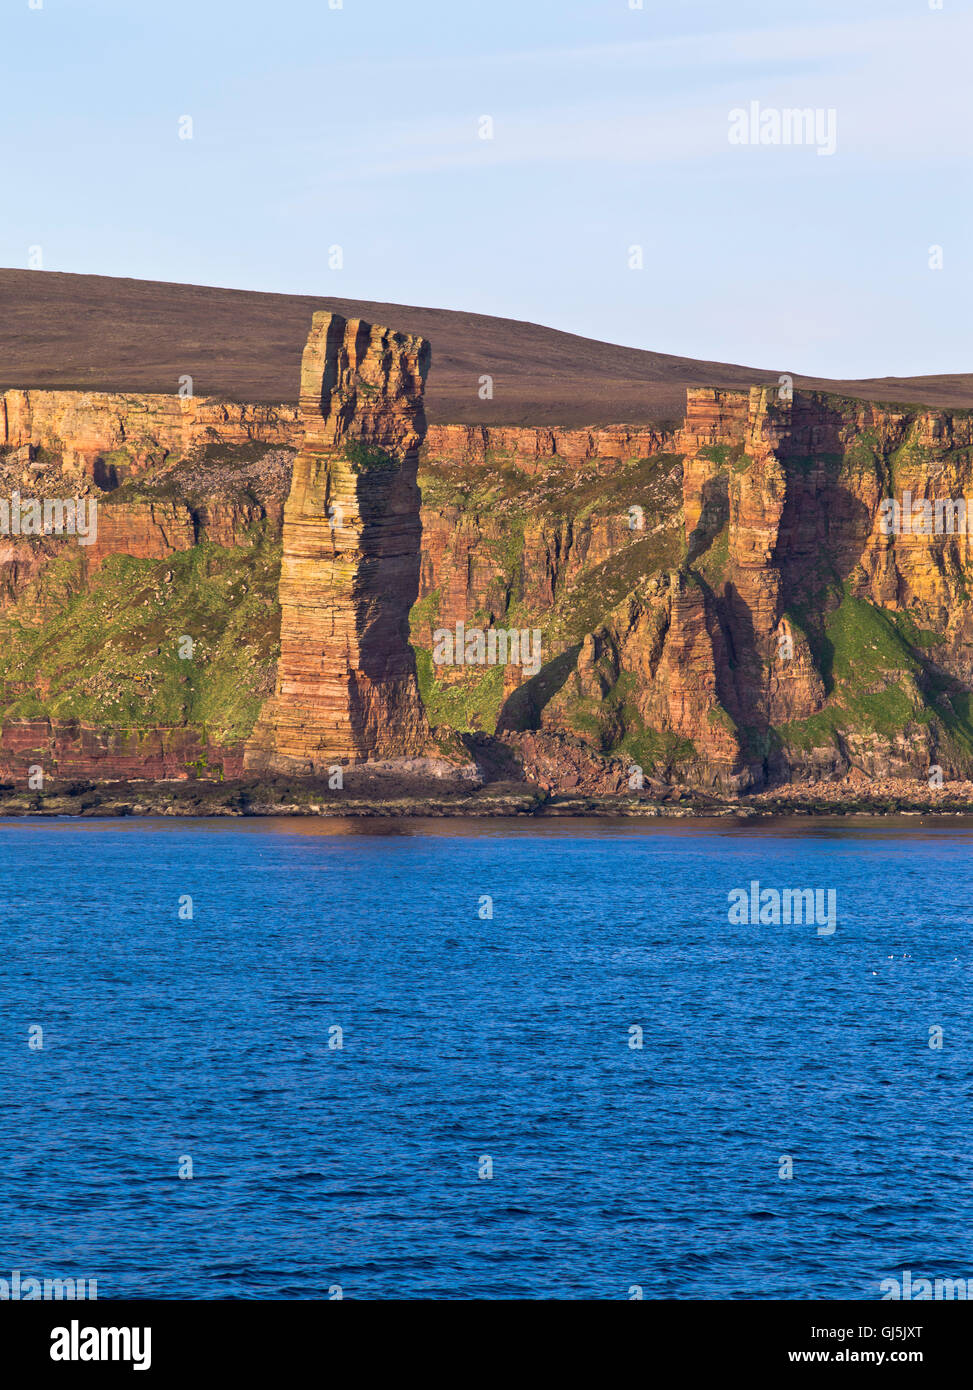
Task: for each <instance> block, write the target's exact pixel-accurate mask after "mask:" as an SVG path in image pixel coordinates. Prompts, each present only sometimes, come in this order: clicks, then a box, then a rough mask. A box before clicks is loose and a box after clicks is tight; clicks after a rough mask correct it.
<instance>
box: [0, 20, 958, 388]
mask: <svg viewBox="0 0 973 1390" xmlns="http://www.w3.org/2000/svg"><path fill="white" fill-rule="evenodd" d="M37 2H38V0H34V3H35V4H36V3H37ZM330 3H336V0H330ZM933 3H935V0H933ZM0 38H2V42H0V55H2V56H0V72H2V78H3V102H2V106H0V130H2V137H0V148H2V154H3V168H4V179H3V188H4V192H3V202H2V205H0V212H2V215H0V263H2V264H4V265H9V266H26V265H27V263H28V248H29V247H31V246H40V247H41V248H42V252H43V264H44V268H45V269H46V270H69V271H81V272H92V273H97V274H102V275H129V276H137V277H140V278H146V279H159V280H177V281H183V282H191V283H199V284H216V285H233V286H239V287H242V288H247V289H260V290H278V291H285V292H292V293H305V294H320V295H328V294H333V295H340V296H344V297H350V298H356V297H360V298H365V299H376V300H391V301H396V302H400V303H408V304H422V305H434V306H437V307H443V308H454V309H471V310H477V311H480V312H483V313H493V314H501V315H504V316H510V317H513V318H521V319H531V320H534V321H535V322H540V323H546V324H550V325H552V326H554V327H557V328H563V329H566V330H568V331H571V332H577V333H583V334H586V335H588V336H590V337H595V338H601V339H606V340H609V341H612V342H619V343H626V344H630V345H632V346H635V347H644V348H653V349H656V350H659V351H663V352H675V353H681V354H686V355H689V356H694V357H703V358H713V359H717V360H723V361H735V362H743V363H747V364H749V365H752V366H757V367H773V368H783V369H788V370H793V371H798V372H807V373H813V374H821V375H826V376H837V377H854V376H880V375H886V374H900V375H911V374H914V373H929V372H938V371H970V370H973V360H971V350H970V345H969V344H970V334H969V328H968V324H969V322H970V319H971V317H973V313H971V311H973V289H971V275H970V268H971V267H970V256H971V230H970V223H971V212H973V191H971V189H973V179H971V168H970V151H971V149H973V83H971V81H970V77H969V67H970V54H971V52H973V6H971V3H970V0H942V8H941V9H933V8H931V4H930V0H882V2H881V3H880V2H879V0H846V2H845V3H837V2H836V0H779V3H765V2H764V0H678V3H671V0H670V2H669V3H660V2H659V0H643V7H642V8H641V9H638V8H631V0H589V3H582V0H490V3H483V2H482V0H342V5H341V8H336V9H331V8H329V0H277V3H266V0H263V2H262V3H255V2H254V0H233V3H230V0H212V2H211V3H208V2H207V0H193V2H191V0H124V3H122V0H42V7H41V8H40V9H31V8H30V6H29V0H11V3H9V4H8V5H6V6H5V7H4V12H3V16H2V19H0ZM752 101H757V102H760V103H761V106H762V108H767V107H777V108H780V107H813V108H823V109H829V108H833V109H834V110H835V111H836V112H837V132H838V139H837V149H836V151H835V153H834V155H832V156H830V157H829V156H821V155H819V154H818V153H817V151H816V150H815V149H814V148H808V147H797V146H793V145H792V146H788V147H776V148H775V147H771V146H758V147H752V146H740V145H732V144H731V143H730V142H729V140H728V118H729V113H730V111H731V110H733V109H734V108H738V107H741V106H748V104H749V103H750V102H752ZM187 115H188V116H190V117H191V118H192V131H193V138H192V139H191V140H185V139H183V140H181V139H180V138H179V122H180V118H181V117H183V116H187ZM483 116H490V117H491V119H492V122H493V138H492V139H491V140H483V139H481V138H479V134H478V131H479V128H480V127H479V123H480V118H481V117H483ZM335 245H337V246H340V247H341V249H342V262H343V264H342V266H341V268H340V269H331V268H329V264H328V259H329V257H328V248H329V247H331V246H335ZM933 245H937V246H941V247H942V248H943V252H942V255H943V269H942V270H937V271H933V270H930V268H929V248H930V246H933ZM631 246H641V247H642V258H643V269H642V270H631V269H629V267H628V261H629V248H630V247H631Z"/></svg>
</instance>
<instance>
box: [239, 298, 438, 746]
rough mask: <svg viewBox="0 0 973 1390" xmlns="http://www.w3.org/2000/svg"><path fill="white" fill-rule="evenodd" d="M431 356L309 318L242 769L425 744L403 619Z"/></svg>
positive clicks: (356, 326) (415, 560) (408, 342)
mask: <svg viewBox="0 0 973 1390" xmlns="http://www.w3.org/2000/svg"><path fill="white" fill-rule="evenodd" d="M428 363H429V350H428V346H427V345H426V343H425V342H423V340H422V339H421V338H416V337H412V336H410V335H407V334H400V333H393V332H391V331H390V330H389V329H387V328H378V327H374V326H373V325H371V324H367V323H363V322H361V321H360V320H354V319H352V320H350V321H348V320H345V319H343V318H340V317H338V316H337V315H335V314H329V313H318V314H315V316H314V322H313V326H312V329H311V334H310V337H309V338H308V341H307V347H306V348H305V350H304V358H303V361H302V365H301V405H300V410H301V419H302V423H303V424H304V438H303V441H302V444H301V449H300V452H299V453H298V455H297V457H296V459H295V460H294V471H293V477H292V481H291V490H290V496H289V497H288V499H287V505H286V507H285V509H284V532H283V545H284V548H283V559H282V562H281V577H280V606H281V636H280V661H279V663H278V668H277V688H276V691H275V694H274V697H273V699H272V700H270V701H269V702H268V703H267V705H266V706H265V707H264V709H263V711H262V712H261V715H260V719H259V720H258V722H257V726H256V728H255V729H254V732H253V737H252V738H251V740H250V742H249V744H248V748H247V753H246V766H247V768H248V769H252V770H263V769H265V768H271V769H275V770H279V771H287V770H298V771H302V770H303V771H308V772H310V771H314V770H321V769H326V768H327V767H328V766H329V765H330V764H332V763H336V762H346V761H348V762H367V761H370V760H374V759H378V758H394V757H413V756H417V755H419V754H421V753H422V752H423V751H424V750H425V749H426V745H427V743H428V741H429V730H428V726H427V724H426V720H425V716H424V714H423V711H422V703H421V701H420V699H419V691H418V686H417V683H416V667H415V656H414V654H413V651H412V648H411V647H410V646H409V632H408V622H409V609H410V608H411V606H412V604H413V602H414V601H415V598H416V595H417V593H418V587H419V536H420V523H419V502H420V499H419V489H418V487H417V485H416V468H417V465H418V449H419V445H420V444H421V443H422V439H423V436H424V434H425V417H424V415H423V409H422V392H423V385H424V382H425V376H426V371H427V369H428Z"/></svg>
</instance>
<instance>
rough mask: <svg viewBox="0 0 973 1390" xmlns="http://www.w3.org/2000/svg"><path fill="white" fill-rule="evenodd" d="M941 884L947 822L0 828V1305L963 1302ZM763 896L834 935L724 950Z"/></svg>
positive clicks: (959, 985) (960, 895)
mask: <svg viewBox="0 0 973 1390" xmlns="http://www.w3.org/2000/svg"><path fill="white" fill-rule="evenodd" d="M971 854H973V830H971V829H970V828H969V827H968V826H966V825H965V824H960V823H955V824H953V825H938V826H923V825H919V824H912V825H910V826H906V827H903V826H901V825H896V824H887V825H873V826H868V825H865V826H855V827H852V826H849V825H844V826H833V825H828V824H808V823H804V824H801V825H795V824H793V823H791V824H778V825H775V826H770V827H768V826H759V827H752V826H735V825H727V824H721V825H700V824H698V823H697V824H689V823H680V824H676V825H668V826H666V825H650V826H646V827H642V826H633V825H632V824H631V823H626V824H624V825H621V826H616V825H609V824H605V823H601V824H597V823H595V824H592V823H579V822H562V823H554V824H551V823H547V822H544V823H539V824H538V823H534V822H530V823H526V824H525V823H522V822H515V823H510V822H479V823H472V822H462V823H455V822H434V823H432V822H430V823H425V822H412V823H401V822H369V823H367V824H364V823H361V822H359V823H355V824H349V823H335V822H315V823H310V822H295V821H286V822H279V821H278V822H266V821H248V822H244V823H239V822H226V821H218V822H208V821H199V822H180V823H170V822H149V821H122V822H119V821H109V822H82V823H77V822H70V821H63V822H55V823H49V822H36V823H35V822H29V823H28V822H17V823H10V822H6V823H3V824H0V913H2V955H0V1017H2V1060H3V1072H2V1090H0V1164H2V1169H3V1203H2V1209H0V1277H5V1276H7V1275H8V1272H9V1271H10V1270H13V1269H20V1270H21V1271H22V1272H23V1273H24V1274H25V1275H26V1274H31V1275H35V1276H39V1277H45V1276H48V1277H59V1276H64V1277H68V1276H72V1275H73V1276H76V1277H81V1276H84V1277H88V1278H96V1279H97V1281H98V1290H99V1295H100V1296H101V1297H111V1296H123V1297H134V1296H157V1297H158V1296H161V1297H171V1298H187V1297H201V1298H212V1297H247V1298H268V1297H287V1298H315V1297H328V1295H329V1290H332V1289H333V1288H334V1286H340V1288H341V1289H342V1290H343V1293H344V1296H345V1297H346V1298H354V1297H364V1298H416V1297H436V1298H444V1297H462V1298H468V1297H480V1298H509V1297H528V1298H551V1297H554V1298H574V1297H582V1298H591V1297H594V1298H627V1297H628V1296H629V1291H630V1289H631V1288H632V1286H633V1285H638V1286H640V1287H641V1288H642V1289H643V1290H644V1294H645V1296H646V1297H665V1298H673V1297H691V1298H726V1297H739V1298H798V1299H801V1298H830V1297H851V1298H875V1297H877V1296H878V1294H879V1287H878V1286H879V1282H880V1281H881V1280H882V1279H883V1278H887V1277H890V1276H894V1275H897V1274H898V1273H899V1272H900V1271H901V1270H902V1269H910V1270H912V1271H914V1272H915V1273H917V1274H918V1273H920V1272H921V1273H922V1274H925V1275H942V1276H949V1275H954V1276H955V1275H959V1276H969V1277H971V1278H973V1246H971V1244H970V1240H969V1231H970V1216H971V1206H973V1187H971V1182H970V1135H971V1123H970V1116H971V1112H973V1106H971V1102H973V1044H971V1037H973V1033H971V1029H973V1017H971V1002H970V1000H971V990H970V965H971V941H973V895H971V891H970V890H971V875H970V872H969V865H970V860H971ZM754 879H756V880H758V881H759V882H760V884H761V886H762V887H779V888H784V887H811V888H818V887H820V888H826V889H828V888H834V889H835V890H836V894H837V899H836V901H837V929H836V931H835V932H834V933H833V935H830V936H822V935H819V934H818V932H817V930H816V928H815V927H814V926H803V925H789V926H783V925H781V926H763V925H743V926H739V925H731V924H730V923H729V922H728V920H727V895H728V893H729V892H730V891H731V890H732V889H734V888H740V887H747V886H748V885H749V884H750V882H751V880H754ZM186 895H188V896H190V897H191V898H192V904H193V919H192V920H191V921H189V920H180V917H179V915H178V911H179V905H180V899H181V898H183V897H184V896H186ZM486 895H488V896H489V897H490V898H491V899H492V911H493V916H492V919H490V918H489V917H486V916H481V915H480V913H481V912H483V913H485V912H486V911H487V910H488V909H487V907H486V906H483V905H482V899H483V898H484V896H486ZM32 1025H40V1026H41V1027H42V1028H43V1049H42V1050H35V1049H31V1048H30V1047H29V1046H28V1036H29V1029H30V1028H31V1026H32ZM636 1026H637V1027H639V1028H641V1029H642V1030H643V1045H642V1047H641V1049H638V1048H633V1047H632V1046H630V1039H631V1038H633V1037H637V1035H634V1034H633V1033H632V1032H631V1031H630V1030H632V1029H633V1028H634V1027H636ZM934 1027H941V1028H942V1029H943V1030H944V1031H943V1046H942V1048H941V1049H935V1048H931V1047H930V1046H929V1042H930V1029H931V1028H934ZM336 1028H338V1029H341V1030H342V1038H341V1040H342V1041H343V1046H342V1047H341V1048H340V1049H339V1048H337V1047H334V1046H331V1045H330V1044H331V1043H333V1042H335V1041H336V1040H337V1039H338V1034H337V1033H335V1032H334V1031H333V1030H334V1029H336ZM785 1155H787V1156H790V1158H791V1159H792V1160H793V1178H791V1179H790V1180H786V1179H782V1178H781V1177H779V1176H778V1174H779V1171H780V1169H781V1164H782V1158H783V1156H785ZM185 1156H188V1157H190V1158H191V1159H192V1164H193V1173H194V1176H193V1177H192V1179H191V1180H188V1179H181V1178H180V1177H179V1176H178V1174H179V1167H180V1161H181V1160H182V1159H183V1158H184V1157H185ZM488 1160H489V1162H488ZM491 1162H492V1174H493V1175H492V1178H487V1177H481V1176H480V1173H481V1172H482V1171H486V1170H487V1169H488V1167H489V1163H491ZM184 1166H185V1165H184Z"/></svg>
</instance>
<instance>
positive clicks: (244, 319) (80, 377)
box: [0, 270, 973, 426]
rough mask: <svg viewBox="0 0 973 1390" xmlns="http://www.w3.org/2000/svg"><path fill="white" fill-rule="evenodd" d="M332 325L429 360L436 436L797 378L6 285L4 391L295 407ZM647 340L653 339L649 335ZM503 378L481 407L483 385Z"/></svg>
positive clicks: (142, 294)
mask: <svg viewBox="0 0 973 1390" xmlns="http://www.w3.org/2000/svg"><path fill="white" fill-rule="evenodd" d="M316 309H331V310H334V311H336V312H337V313H340V314H342V315H344V316H346V317H351V318H358V317H361V318H365V319H368V320H369V321H371V322H373V323H383V324H388V325H389V326H390V327H393V328H397V329H402V330H405V331H407V332H414V333H420V334H422V336H423V337H425V338H427V339H428V340H429V341H430V342H431V344H432V349H433V371H432V373H431V375H430V379H429V386H428V391H427V398H426V399H427V413H428V417H429V420H430V422H431V423H469V424H484V425H486V424H497V425H500V424H506V425H522V424H531V425H569V426H577V425H596V424H611V423H629V424H656V423H659V422H662V421H677V420H680V419H682V417H683V415H684V413H685V405H686V387H687V386H737V387H740V386H749V385H751V384H752V383H754V382H755V381H765V380H768V379H771V380H772V379H774V378H776V377H777V376H778V375H779V374H780V372H781V371H792V367H791V366H790V365H788V364H782V365H781V366H779V367H776V368H772V369H771V368H764V369H761V370H758V369H756V368H751V367H741V366H737V365H733V364H727V363H721V362H701V361H695V360H693V359H691V358H686V357H673V356H670V355H668V354H667V353H662V352H644V351H640V350H638V349H636V348H626V347H618V346H616V345H613V344H611V343H601V342H596V341H594V340H593V339H589V338H582V337H578V336H576V335H574V334H571V333H561V332H558V331H556V330H555V329H552V328H544V327H542V326H540V325H538V324H533V323H522V322H519V321H518V320H516V319H503V318H493V317H491V316H489V315H486V314H469V313H461V312H458V311H455V310H451V309H423V308H416V307H414V306H412V305H404V304H378V303H374V302H372V301H370V300H348V299H333V298H330V297H324V296H320V297H319V296H313V295H290V294H262V293H258V292H256V291H251V290H233V289H216V288H213V287H210V286H199V285H179V284H168V283H165V282H162V281H152V280H124V279H114V278H111V277H107V276H101V275H68V274H62V273H59V272H54V271H37V270H0V390H5V389H9V388H10V387H34V388H42V389H64V390H101V391H133V392H146V391H150V392H164V393H166V394H172V393H175V392H176V390H177V389H178V380H179V377H180V376H182V375H184V374H188V375H190V376H192V378H193V382H194V390H195V393H196V395H198V396H222V397H225V398H227V399H229V400H240V401H257V402H283V401H293V400H294V399H295V389H296V383H297V381H298V379H299V368H300V359H301V352H302V349H303V347H304V343H305V341H306V339H307V334H308V328H309V325H310V321H311V315H312V313H313V312H314V310H316ZM647 331H648V330H647ZM483 375H489V376H491V377H492V378H493V383H494V388H493V390H494V394H493V399H492V400H480V399H479V394H478V385H479V380H480V377H481V376H483ZM794 382H795V384H796V385H798V386H817V387H820V388H822V389H827V390H833V391H836V392H839V393H840V394H842V395H849V396H858V397H862V398H864V399H866V400H884V401H902V402H910V403H916V404H924V405H930V406H938V407H942V408H949V407H953V408H970V407H973V373H958V374H955V375H949V376H928V377H911V378H892V377H883V378H874V379H871V380H867V381H825V380H822V379H820V378H812V377H802V376H800V375H797V374H794Z"/></svg>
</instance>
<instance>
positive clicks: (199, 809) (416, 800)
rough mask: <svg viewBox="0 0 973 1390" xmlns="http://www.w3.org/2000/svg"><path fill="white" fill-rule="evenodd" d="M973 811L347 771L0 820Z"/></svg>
mask: <svg viewBox="0 0 973 1390" xmlns="http://www.w3.org/2000/svg"><path fill="white" fill-rule="evenodd" d="M856 815H858V816H868V817H876V816H879V817H881V816H902V815H907V816H924V815H934V816H967V815H973V782H956V783H949V784H946V785H945V786H943V787H936V788H929V787H926V786H925V785H924V784H921V783H919V784H910V783H908V782H905V781H901V780H898V781H878V782H869V781H866V780H864V779H861V780H857V779H852V778H847V779H845V780H844V781H841V782H833V783H828V782H818V783H803V784H792V785H788V786H782V787H778V788H774V789H770V790H765V791H762V792H760V793H758V794H756V795H753V796H748V797H740V798H728V797H721V796H716V795H711V794H708V793H705V792H701V791H699V790H696V789H687V788H679V787H672V788H669V787H667V788H664V789H661V790H660V789H659V788H658V787H654V788H653V789H652V792H651V794H650V793H649V792H645V793H636V792H632V793H628V794H625V793H620V794H615V795H610V796H598V795H586V794H579V793H569V794H565V793H561V794H557V793H552V792H549V791H547V790H545V789H544V788H542V787H539V786H537V785H536V784H534V783H530V782H491V783H487V784H486V785H485V786H479V787H474V788H470V787H469V786H466V787H464V786H461V785H458V784H447V785H444V784H443V783H442V782H430V783H425V782H421V783H415V782H408V781H406V780H405V779H395V778H392V779H390V778H387V777H386V778H375V777H368V776H366V775H359V776H354V775H352V776H350V777H349V778H348V779H347V782H346V785H345V786H344V787H343V788H342V789H341V790H333V789H332V788H330V787H329V786H328V783H327V780H326V779H317V778H301V779H295V780H288V779H273V778H271V779H259V780H255V779H249V780H238V781H229V782H204V781H193V780H187V779H181V780H179V781H156V782H142V781H132V782H110V783H93V782H73V783H70V784H67V785H65V786H53V787H50V788H49V789H48V790H45V791H27V790H24V789H23V788H17V787H14V786H12V785H10V784H7V785H0V819H2V818H21V817H38V816H39V817H45V818H48V817H64V816H70V817H78V818H88V819H93V818H105V817H126V816H147V817H170V818H171V817H216V816H220V817H237V818H246V817H271V816H277V817H307V818H325V817H327V818H342V819H343V818H358V817H361V818H374V819H388V818H398V817H427V818H449V817H455V818H464V817H502V816H506V817H511V816H517V817H525V816H526V817H542V818H545V819H547V818H570V817H597V818H604V819H620V818H624V819H653V818H663V819H691V818H707V819H710V818H720V819H737V820H751V821H752V820H761V819H763V820H769V819H773V818H777V817H785V816H786V817H793V816H808V817H831V818H833V817H836V816H856Z"/></svg>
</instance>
